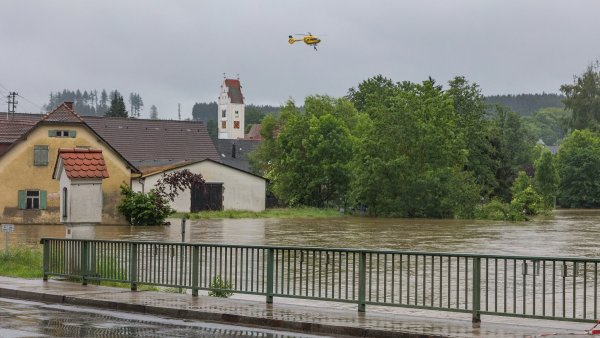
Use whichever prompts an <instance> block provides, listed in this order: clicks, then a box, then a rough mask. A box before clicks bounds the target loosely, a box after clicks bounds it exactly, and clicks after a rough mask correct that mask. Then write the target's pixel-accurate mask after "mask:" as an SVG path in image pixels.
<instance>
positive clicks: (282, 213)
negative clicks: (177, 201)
mask: <svg viewBox="0 0 600 338" xmlns="http://www.w3.org/2000/svg"><path fill="white" fill-rule="evenodd" d="M184 216H188V217H189V218H191V219H210V218H326V217H340V216H342V214H341V213H340V212H339V210H337V209H331V208H330V209H322V208H278V209H267V210H265V211H243V210H222V211H202V212H197V213H175V214H173V215H171V217H174V218H181V217H184Z"/></svg>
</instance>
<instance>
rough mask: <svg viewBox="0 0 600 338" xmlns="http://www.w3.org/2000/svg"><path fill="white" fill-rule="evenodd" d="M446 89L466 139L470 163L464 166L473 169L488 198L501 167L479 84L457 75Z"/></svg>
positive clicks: (459, 127) (478, 183)
mask: <svg viewBox="0 0 600 338" xmlns="http://www.w3.org/2000/svg"><path fill="white" fill-rule="evenodd" d="M449 85H450V88H449V89H448V90H447V93H448V95H449V96H450V97H452V99H453V103H454V109H455V111H456V115H457V119H456V121H457V122H456V127H457V128H458V129H459V130H460V131H461V132H462V133H463V135H464V139H465V145H466V150H467V152H468V155H467V163H466V165H465V170H466V171H468V172H471V173H472V174H473V177H474V178H475V183H476V184H477V185H478V186H479V194H480V195H481V197H482V198H483V199H486V200H487V199H489V198H490V196H491V195H492V194H493V192H494V190H495V189H496V188H497V186H498V182H497V180H496V175H495V173H496V172H497V170H498V161H497V158H496V149H495V148H494V146H493V144H492V143H491V142H490V137H489V134H490V132H491V127H490V122H489V120H488V119H486V104H485V100H484V98H483V95H482V94H481V90H480V89H479V86H478V85H477V84H470V83H469V82H468V81H467V80H466V79H465V78H464V77H462V76H458V77H455V78H454V79H452V80H451V81H450V82H449Z"/></svg>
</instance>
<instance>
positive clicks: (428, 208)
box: [250, 66, 600, 220]
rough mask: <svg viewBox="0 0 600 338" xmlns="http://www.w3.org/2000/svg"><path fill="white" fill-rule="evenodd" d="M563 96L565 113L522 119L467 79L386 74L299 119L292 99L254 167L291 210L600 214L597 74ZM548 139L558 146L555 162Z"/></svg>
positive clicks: (254, 156) (309, 102)
mask: <svg viewBox="0 0 600 338" xmlns="http://www.w3.org/2000/svg"><path fill="white" fill-rule="evenodd" d="M591 88H593V89H591ZM561 91H562V92H563V93H564V103H565V109H562V108H558V107H555V108H544V109H538V110H537V111H536V112H535V113H534V114H533V115H532V116H530V117H522V116H520V114H518V113H517V112H515V111H513V110H512V109H510V108H508V107H505V106H502V105H499V104H493V105H491V104H489V103H488V102H487V99H486V98H485V97H484V96H483V95H482V94H481V90H480V88H479V86H478V85H477V84H474V83H470V82H468V81H467V80H466V79H465V78H464V77H456V78H454V79H452V80H451V81H449V83H448V84H447V85H446V86H445V87H444V86H442V85H440V84H438V83H436V81H435V80H433V79H431V78H429V79H426V80H425V81H422V82H421V83H413V82H394V81H392V80H391V79H388V78H385V77H383V76H381V75H379V76H375V77H373V78H370V79H367V80H365V81H363V82H361V83H360V84H359V85H358V86H357V87H355V88H350V89H349V91H348V94H347V96H346V97H343V98H333V97H329V96H320V95H316V96H309V97H307V98H305V100H304V109H302V110H301V109H299V108H298V107H297V106H296V104H295V102H293V101H289V102H288V103H287V104H286V105H285V106H283V107H282V108H281V109H280V113H279V114H277V115H276V114H268V115H266V116H265V117H264V118H263V120H262V128H261V136H262V138H263V142H262V143H261V145H260V146H259V147H258V148H257V150H256V151H254V152H253V153H251V154H250V161H251V165H252V168H253V170H254V171H255V173H257V174H260V175H263V176H264V177H266V178H268V179H269V180H270V182H271V185H270V187H269V189H270V191H271V192H272V193H274V194H275V195H276V196H277V197H278V198H279V200H280V201H281V202H282V203H284V204H286V205H290V206H296V205H306V206H317V207H344V208H355V209H360V210H366V212H367V213H368V214H371V215H388V216H400V217H439V218H455V217H458V218H472V217H475V218H493V219H512V220H521V219H526V218H528V217H530V216H532V215H535V214H537V213H540V212H546V211H548V210H550V209H552V208H553V207H554V206H555V204H556V203H557V202H558V203H559V204H560V205H561V206H562V207H600V185H598V184H597V182H600V134H598V132H599V131H600V127H599V126H600V123H599V120H600V100H598V99H596V98H597V97H600V73H598V67H597V66H596V68H590V69H588V71H586V73H584V74H582V75H581V76H580V77H579V78H578V79H576V81H575V82H574V83H573V84H568V85H564V86H563V87H562V88H561ZM590 91H592V92H593V93H590ZM591 94H593V95H591ZM540 138H542V139H543V141H544V143H546V141H547V144H559V143H560V144H561V145H560V148H559V151H558V154H556V155H553V154H552V153H551V152H550V150H548V148H546V147H544V146H542V145H541V144H539V139H540Z"/></svg>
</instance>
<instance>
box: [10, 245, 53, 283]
mask: <svg viewBox="0 0 600 338" xmlns="http://www.w3.org/2000/svg"><path fill="white" fill-rule="evenodd" d="M43 271H44V265H43V255H42V248H41V247H39V248H29V247H12V248H9V250H8V255H5V254H4V250H2V252H1V253H0V275H1V276H8V277H19V278H42V277H43V276H44V272H43Z"/></svg>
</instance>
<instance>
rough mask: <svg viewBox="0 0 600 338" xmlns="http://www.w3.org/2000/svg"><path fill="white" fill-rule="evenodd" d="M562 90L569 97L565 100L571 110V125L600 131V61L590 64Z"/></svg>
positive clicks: (576, 127) (562, 87) (563, 86)
mask: <svg viewBox="0 0 600 338" xmlns="http://www.w3.org/2000/svg"><path fill="white" fill-rule="evenodd" d="M560 90H561V91H562V92H563V93H564V94H565V96H566V97H567V98H566V99H565V100H564V101H563V102H564V104H565V106H566V108H567V109H568V110H569V111H570V112H571V127H572V128H574V129H584V128H591V129H594V130H596V131H600V62H599V61H596V62H595V63H593V64H591V65H589V66H588V68H587V69H586V71H585V72H584V73H583V74H581V75H580V76H578V77H576V78H575V79H574V81H573V84H564V85H562V86H561V87H560Z"/></svg>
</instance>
